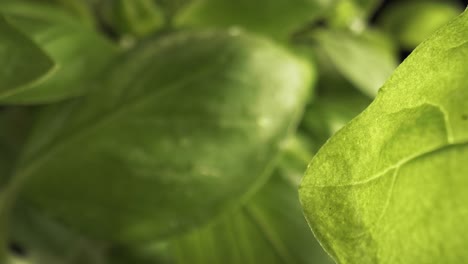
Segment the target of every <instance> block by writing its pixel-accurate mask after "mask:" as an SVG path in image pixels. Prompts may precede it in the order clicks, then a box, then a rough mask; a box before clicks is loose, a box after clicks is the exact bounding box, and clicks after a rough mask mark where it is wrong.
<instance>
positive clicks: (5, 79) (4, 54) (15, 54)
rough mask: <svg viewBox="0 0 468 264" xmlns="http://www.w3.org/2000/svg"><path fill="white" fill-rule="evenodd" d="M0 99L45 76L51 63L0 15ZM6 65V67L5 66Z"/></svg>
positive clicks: (41, 51) (45, 55)
mask: <svg viewBox="0 0 468 264" xmlns="http://www.w3.org/2000/svg"><path fill="white" fill-rule="evenodd" d="M0 63H1V65H2V68H1V70H0V97H1V96H5V95H7V94H9V93H12V92H15V91H16V90H17V88H19V87H21V86H23V85H26V84H28V83H31V82H34V81H37V80H38V79H39V78H41V77H43V76H44V75H47V73H48V72H50V71H51V70H52V68H53V66H54V63H53V61H52V60H51V59H50V58H49V57H48V56H47V54H46V53H45V52H44V51H43V50H41V49H40V48H39V47H38V46H37V45H36V44H34V42H33V41H32V40H30V39H29V38H28V37H27V36H25V35H23V34H21V32H19V31H18V30H17V29H15V28H13V27H12V26H11V25H10V24H8V23H7V22H6V20H5V19H4V18H3V16H1V15H0ZM7 65H8V66H7Z"/></svg>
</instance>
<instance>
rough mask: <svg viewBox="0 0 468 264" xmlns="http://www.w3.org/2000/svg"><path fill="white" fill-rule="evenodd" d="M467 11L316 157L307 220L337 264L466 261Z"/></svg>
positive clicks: (304, 193) (305, 196) (305, 193)
mask: <svg viewBox="0 0 468 264" xmlns="http://www.w3.org/2000/svg"><path fill="white" fill-rule="evenodd" d="M467 43H468V13H464V14H463V15H461V16H459V17H457V18H456V19H454V20H453V21H452V22H450V23H449V24H448V25H446V26H445V27H443V28H441V29H440V30H439V31H438V33H437V34H434V35H432V37H430V38H429V39H428V40H427V41H425V42H424V43H423V44H421V45H420V46H419V47H418V48H416V50H415V51H414V52H413V54H411V55H410V56H409V58H408V59H406V60H405V61H404V62H403V63H402V65H401V66H400V67H399V68H398V69H397V70H396V71H395V73H394V74H393V75H392V77H391V78H390V79H389V80H388V81H387V83H386V84H385V85H384V86H383V88H382V91H381V92H380V93H379V95H378V96H377V98H376V100H375V101H374V102H373V103H372V104H371V105H370V106H369V107H368V108H367V109H366V110H365V111H364V112H363V113H362V114H361V115H359V116H358V117H357V118H355V119H354V120H353V121H351V123H349V124H348V125H347V126H346V127H344V128H343V129H342V130H340V131H339V132H338V133H337V134H335V136H334V137H332V138H331V139H330V140H329V141H328V142H327V143H326V144H325V145H324V147H322V149H321V150H320V151H319V153H318V154H317V155H316V156H315V157H314V159H313V160H312V162H311V164H310V165H309V168H308V170H307V172H306V176H305V178H304V180H303V182H302V185H301V188H300V197H301V201H302V204H303V206H304V210H305V214H306V217H307V218H308V220H309V223H310V224H311V227H312V229H313V230H314V233H315V234H316V235H317V237H318V238H319V240H320V241H321V243H322V245H323V246H324V247H325V248H326V249H327V251H328V252H330V253H331V255H332V256H333V257H334V258H335V260H336V261H338V263H362V264H366V263H372V264H374V263H395V264H398V263H464V262H466V261H467V260H468V253H467V251H466V250H465V248H466V244H467V242H468V235H467V233H466V232H465V223H466V222H467V220H468V213H467V212H468V211H467V210H466V206H465V205H466V201H467V200H468V196H467V192H466V185H467V178H466V175H468V167H467V166H466V160H467V159H468V148H467V141H468V122H467V120H468V115H467V113H468V104H467V102H468V89H467V86H466V83H467V81H468V77H467V74H466V72H467V71H468V45H467Z"/></svg>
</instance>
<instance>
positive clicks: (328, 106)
mask: <svg viewBox="0 0 468 264" xmlns="http://www.w3.org/2000/svg"><path fill="white" fill-rule="evenodd" d="M370 103H371V100H370V99H369V98H368V97H367V96H364V95H362V94H360V93H359V92H355V91H347V92H344V91H343V92H341V93H331V94H322V95H319V96H317V98H316V99H315V100H314V102H313V103H312V104H311V105H310V106H309V107H308V108H307V110H306V112H305V114H304V118H303V120H302V124H301V128H302V129H303V130H304V131H305V132H306V134H307V135H309V137H310V138H311V139H313V143H314V145H315V147H313V148H312V149H313V150H314V151H317V150H318V149H319V148H320V147H321V146H322V145H323V144H324V143H325V141H326V140H328V138H330V137H331V136H332V135H333V134H335V133H336V132H337V131H338V130H340V129H341V128H342V127H343V126H345V125H346V124H347V123H348V122H349V121H351V119H353V118H354V117H356V116H357V115H358V114H360V113H361V112H362V111H363V110H364V109H365V108H366V107H367V106H368V105H369V104H370Z"/></svg>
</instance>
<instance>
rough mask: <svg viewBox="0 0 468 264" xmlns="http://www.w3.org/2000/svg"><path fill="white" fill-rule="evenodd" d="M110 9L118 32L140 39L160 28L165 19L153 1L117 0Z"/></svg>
mask: <svg viewBox="0 0 468 264" xmlns="http://www.w3.org/2000/svg"><path fill="white" fill-rule="evenodd" d="M112 9H113V11H114V12H113V13H114V20H115V21H114V23H115V24H116V26H117V28H118V29H119V31H120V32H123V33H127V34H132V35H136V36H140V37H141V36H145V35H150V34H151V33H154V32H156V31H157V30H158V29H160V28H162V26H164V23H165V19H166V18H165V14H164V13H163V10H162V9H161V8H160V7H159V6H157V5H156V4H155V2H154V1H153V0H117V1H113V2H112Z"/></svg>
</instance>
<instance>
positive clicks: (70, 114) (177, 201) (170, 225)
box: [16, 31, 313, 243]
mask: <svg viewBox="0 0 468 264" xmlns="http://www.w3.org/2000/svg"><path fill="white" fill-rule="evenodd" d="M312 78H313V75H312V72H311V68H310V66H309V64H308V63H306V62H304V61H303V60H300V59H298V58H297V57H295V56H293V55H291V54H290V53H288V52H286V51H285V50H284V49H283V48H280V47H278V46H276V45H274V44H272V43H270V42H269V41H267V40H265V39H260V38H257V37H252V36H250V35H247V34H244V33H242V32H238V31H230V32H208V31H204V32H198V33H178V34H175V35H171V36H167V37H165V38H163V39H159V40H156V41H154V40H150V41H147V42H145V43H142V45H141V46H138V47H137V48H135V49H134V50H132V51H130V52H129V53H128V54H125V55H123V56H122V57H121V58H120V59H119V61H118V62H117V63H116V64H115V67H113V68H112V69H110V72H109V73H108V74H107V75H106V78H105V79H104V80H103V81H102V82H101V83H99V85H100V89H97V90H95V91H94V92H92V93H90V94H89V95H88V96H86V97H85V98H83V99H82V100H77V101H76V102H74V103H70V102H69V103H67V107H61V106H59V105H57V106H55V107H56V108H55V107H52V108H50V110H49V114H45V115H44V116H43V119H41V120H40V121H38V126H37V127H36V131H35V134H34V135H33V137H32V139H31V141H30V145H29V148H28V150H27V151H26V153H25V156H24V157H23V160H22V163H21V164H20V166H19V167H18V171H17V174H16V175H17V176H18V177H20V178H27V179H28V182H27V184H26V186H25V187H26V188H25V191H24V197H25V199H27V200H28V201H30V202H31V203H32V204H34V205H37V206H38V207H39V208H44V210H46V211H47V212H48V214H50V215H52V216H54V217H56V218H58V219H60V221H63V222H64V223H66V224H68V225H70V226H71V227H73V228H74V229H76V230H80V231H81V232H83V234H90V235H92V236H94V237H98V238H102V239H110V240H117V241H119V242H122V243H129V242H134V241H145V240H148V239H152V240H154V239H156V238H162V237H167V236H170V235H173V234H174V233H179V232H181V231H183V230H185V229H187V228H190V227H192V226H195V225H198V224H201V223H204V222H206V221H207V220H209V219H211V218H212V217H213V216H214V215H216V214H218V213H220V212H221V211H223V210H226V209H227V208H230V207H232V206H235V205H237V204H238V203H239V201H240V200H242V199H244V196H245V195H246V194H248V193H249V191H252V190H254V189H256V188H257V187H258V186H259V185H261V184H263V183H264V181H265V177H266V176H267V174H269V169H271V167H272V166H273V165H274V164H275V158H276V156H277V154H278V151H279V147H280V145H281V143H282V142H283V141H284V140H285V138H286V136H287V135H288V134H289V132H290V130H291V129H292V128H294V126H295V125H296V123H297V121H298V120H297V119H298V118H299V115H300V114H301V113H302V111H303V108H304V104H305V101H306V100H307V96H308V93H309V88H310V86H311V79H312ZM252 175H255V176H256V177H252ZM154 208H158V209H157V210H154Z"/></svg>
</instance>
